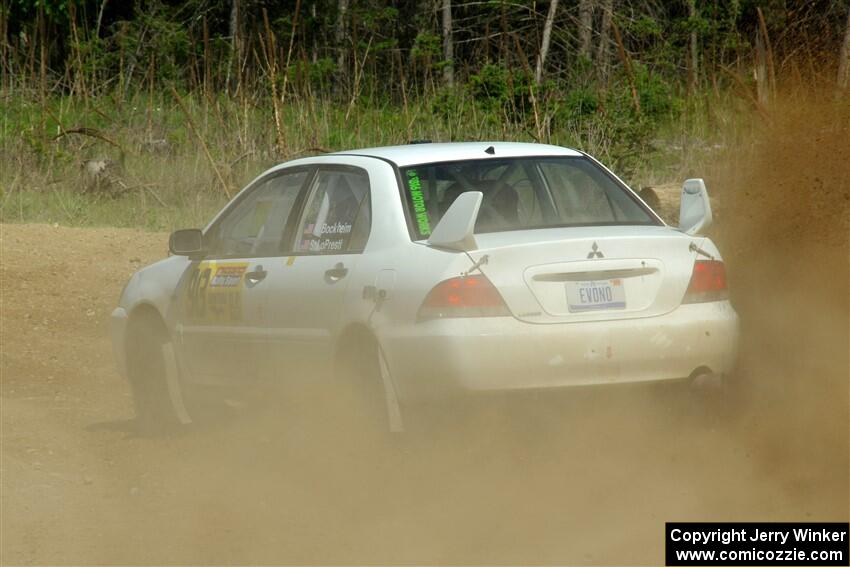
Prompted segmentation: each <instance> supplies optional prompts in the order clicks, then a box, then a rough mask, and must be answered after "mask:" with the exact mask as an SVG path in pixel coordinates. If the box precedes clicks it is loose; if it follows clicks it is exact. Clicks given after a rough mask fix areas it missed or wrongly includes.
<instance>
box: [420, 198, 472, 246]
mask: <svg viewBox="0 0 850 567" xmlns="http://www.w3.org/2000/svg"><path fill="white" fill-rule="evenodd" d="M483 198H484V194H483V193H482V192H481V191H467V192H466V193H461V194H460V195H458V197H457V199H455V201H454V203H452V204H451V206H450V207H449V210H447V211H446V214H444V215H443V218H441V219H440V222H438V223H437V226H435V227H434V231H433V232H431V236H430V237H429V238H428V244H429V245H430V246H434V247H436V248H450V249H452V250H458V251H461V252H463V251H468V250H475V249H476V248H478V244H476V242H475V235H474V232H475V221H476V220H477V219H478V210H479V209H480V208H481V200H482V199H483Z"/></svg>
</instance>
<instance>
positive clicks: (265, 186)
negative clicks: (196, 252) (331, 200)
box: [179, 168, 312, 385]
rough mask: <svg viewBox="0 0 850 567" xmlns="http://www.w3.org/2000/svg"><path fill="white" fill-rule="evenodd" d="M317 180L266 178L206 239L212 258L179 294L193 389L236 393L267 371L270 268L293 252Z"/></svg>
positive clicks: (299, 174)
mask: <svg viewBox="0 0 850 567" xmlns="http://www.w3.org/2000/svg"><path fill="white" fill-rule="evenodd" d="M311 174H312V168H299V169H297V170H283V171H279V172H273V173H271V174H269V175H267V176H265V177H263V178H261V179H260V180H258V181H257V182H255V183H254V184H253V185H252V187H250V188H249V189H248V190H246V191H245V192H243V193H242V195H240V197H238V198H237V200H236V201H234V202H233V203H232V204H231V205H230V207H229V208H228V210H226V211H225V213H224V214H223V215H222V216H221V217H219V219H217V220H216V222H215V224H214V225H213V226H211V227H210V228H209V229H208V230H207V231H206V233H205V235H204V240H205V245H206V247H207V256H206V257H205V258H204V259H203V260H201V261H198V262H196V263H194V264H193V265H192V266H191V267H190V268H189V270H188V271H187V274H186V276H184V283H183V285H182V286H181V287H182V289H181V290H180V291H179V293H180V306H181V309H180V311H179V312H180V327H179V336H180V351H181V358H182V360H183V362H184V366H186V367H187V369H188V376H189V377H190V378H191V379H192V380H193V381H194V382H197V383H207V384H219V385H232V384H234V383H239V382H244V381H245V380H247V379H252V378H253V377H255V376H256V375H257V374H258V372H259V370H260V369H261V368H262V367H263V365H264V364H263V363H264V361H263V358H264V357H265V356H266V355H267V350H266V347H267V345H266V329H267V319H266V313H265V306H266V303H267V293H268V288H269V285H268V281H267V278H268V275H269V271H268V268H269V267H271V265H272V263H274V262H275V261H279V259H280V256H281V254H283V253H284V252H286V251H287V250H286V249H287V246H285V245H284V244H283V243H284V241H285V240H284V239H285V238H287V237H288V234H286V230H287V227H288V226H290V225H289V224H288V223H289V222H290V216H291V215H293V214H295V213H296V212H297V210H298V209H297V206H296V205H297V204H298V203H299V196H300V195H301V192H302V190H303V188H304V187H305V184H306V182H307V180H308V179H309V177H310V175H311Z"/></svg>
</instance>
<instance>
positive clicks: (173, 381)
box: [162, 342, 192, 425]
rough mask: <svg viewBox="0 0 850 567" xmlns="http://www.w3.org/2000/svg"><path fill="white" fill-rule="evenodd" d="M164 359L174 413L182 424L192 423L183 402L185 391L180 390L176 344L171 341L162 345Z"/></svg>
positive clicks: (169, 396)
mask: <svg viewBox="0 0 850 567" xmlns="http://www.w3.org/2000/svg"><path fill="white" fill-rule="evenodd" d="M162 361H163V365H164V367H165V383H166V385H167V386H168V399H169V401H170V402H171V407H172V409H173V410H174V415H175V416H176V417H177V421H179V422H180V423H181V424H182V425H189V424H191V423H192V418H191V417H190V416H189V412H188V411H186V404H184V403H183V393H182V391H181V390H180V369H179V368H178V366H177V356H176V354H175V352H174V345H173V344H172V343H170V342H166V343H163V345H162Z"/></svg>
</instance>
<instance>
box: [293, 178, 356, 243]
mask: <svg viewBox="0 0 850 567" xmlns="http://www.w3.org/2000/svg"><path fill="white" fill-rule="evenodd" d="M371 224H372V219H371V209H370V203H369V176H368V175H367V174H366V172H365V171H356V170H349V169H346V170H320V171H319V173H318V174H317V175H316V178H315V181H314V182H313V186H312V187H311V189H310V197H309V201H308V202H307V206H306V207H305V209H304V215H303V216H302V219H301V222H300V223H299V227H300V228H299V231H298V242H297V244H296V249H297V251H298V252H309V253H313V254H338V253H340V252H361V251H362V250H363V248H365V246H366V241H367V240H368V238H369V229H370V228H371Z"/></svg>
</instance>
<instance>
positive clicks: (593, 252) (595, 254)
mask: <svg viewBox="0 0 850 567" xmlns="http://www.w3.org/2000/svg"><path fill="white" fill-rule="evenodd" d="M604 257H605V255H604V254H602V251H600V250H599V246H597V245H596V243H595V242H594V243H593V246H591V247H590V252H588V253H587V259H588V260H590V259H591V258H604Z"/></svg>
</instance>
